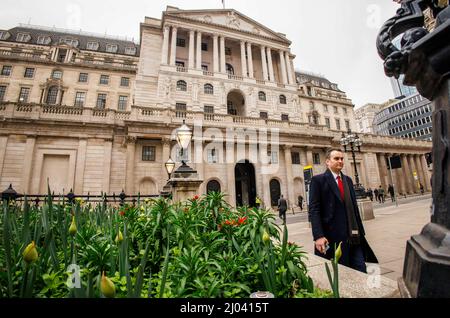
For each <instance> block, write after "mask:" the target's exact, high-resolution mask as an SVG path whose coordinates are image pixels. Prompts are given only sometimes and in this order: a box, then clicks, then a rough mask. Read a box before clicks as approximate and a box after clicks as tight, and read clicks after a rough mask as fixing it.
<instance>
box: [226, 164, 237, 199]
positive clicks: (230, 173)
mask: <svg viewBox="0 0 450 318" xmlns="http://www.w3.org/2000/svg"><path fill="white" fill-rule="evenodd" d="M226 165H227V184H228V189H227V190H228V191H226V192H227V193H228V198H227V199H228V203H229V204H230V205H231V206H236V184H235V178H234V163H227V164H226Z"/></svg>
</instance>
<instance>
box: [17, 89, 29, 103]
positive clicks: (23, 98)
mask: <svg viewBox="0 0 450 318" xmlns="http://www.w3.org/2000/svg"><path fill="white" fill-rule="evenodd" d="M29 96H30V88H29V87H21V88H20V94H19V102H20V103H28V97H29Z"/></svg>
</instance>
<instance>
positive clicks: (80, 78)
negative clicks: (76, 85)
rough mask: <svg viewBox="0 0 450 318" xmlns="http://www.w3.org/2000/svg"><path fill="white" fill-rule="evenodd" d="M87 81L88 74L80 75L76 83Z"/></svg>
mask: <svg viewBox="0 0 450 318" xmlns="http://www.w3.org/2000/svg"><path fill="white" fill-rule="evenodd" d="M87 81H88V73H80V76H79V77H78V82H80V83H87Z"/></svg>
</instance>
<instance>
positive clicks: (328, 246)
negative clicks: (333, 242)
mask: <svg viewBox="0 0 450 318" xmlns="http://www.w3.org/2000/svg"><path fill="white" fill-rule="evenodd" d="M329 249H330V244H328V242H326V243H325V253H326V252H327V251H328V250H329Z"/></svg>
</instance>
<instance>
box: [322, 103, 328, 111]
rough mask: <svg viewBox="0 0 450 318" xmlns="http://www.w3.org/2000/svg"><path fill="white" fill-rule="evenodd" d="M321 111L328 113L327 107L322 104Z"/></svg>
mask: <svg viewBox="0 0 450 318" xmlns="http://www.w3.org/2000/svg"><path fill="white" fill-rule="evenodd" d="M323 111H324V112H326V113H328V105H325V104H323Z"/></svg>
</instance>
